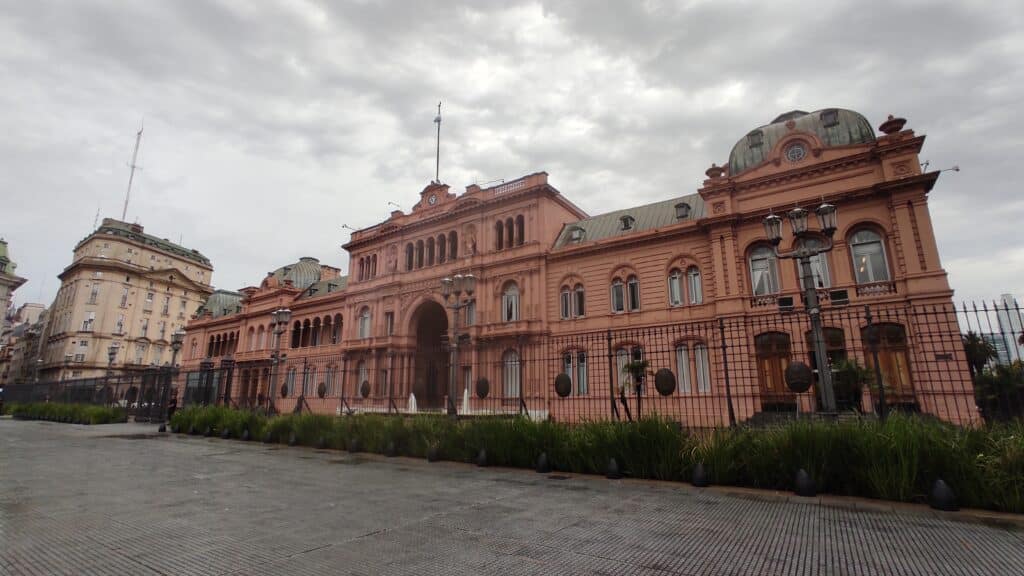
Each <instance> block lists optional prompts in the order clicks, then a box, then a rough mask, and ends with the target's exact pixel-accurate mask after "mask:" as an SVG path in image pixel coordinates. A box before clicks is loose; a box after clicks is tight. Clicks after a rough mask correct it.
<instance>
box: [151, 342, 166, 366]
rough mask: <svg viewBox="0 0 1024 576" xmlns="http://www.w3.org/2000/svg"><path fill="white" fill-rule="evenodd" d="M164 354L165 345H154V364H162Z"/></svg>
mask: <svg viewBox="0 0 1024 576" xmlns="http://www.w3.org/2000/svg"><path fill="white" fill-rule="evenodd" d="M163 355H164V347H163V346H153V364H158V365H159V364H160V359H161V358H163Z"/></svg>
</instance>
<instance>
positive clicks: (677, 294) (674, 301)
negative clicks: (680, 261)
mask: <svg viewBox="0 0 1024 576" xmlns="http://www.w3.org/2000/svg"><path fill="white" fill-rule="evenodd" d="M682 292H683V290H682V286H681V285H680V282H679V271H678V270H673V271H672V274H670V275H669V277H668V303H669V305H670V306H679V305H680V304H682V303H683V294H682Z"/></svg>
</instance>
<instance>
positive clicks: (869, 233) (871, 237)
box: [850, 229, 889, 284]
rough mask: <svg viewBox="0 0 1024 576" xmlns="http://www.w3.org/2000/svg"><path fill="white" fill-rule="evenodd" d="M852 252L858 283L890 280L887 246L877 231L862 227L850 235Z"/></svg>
mask: <svg viewBox="0 0 1024 576" xmlns="http://www.w3.org/2000/svg"><path fill="white" fill-rule="evenodd" d="M850 254H851V255H852V257H853V274H854V277H855V278H856V279H857V284H870V283H872V282H886V281H888V280H889V263H888V261H887V259H886V257H885V246H884V245H883V244H882V237H881V236H879V235H878V233H877V232H875V231H874V230H870V229H862V230H859V231H858V232H856V233H855V234H854V235H853V236H850Z"/></svg>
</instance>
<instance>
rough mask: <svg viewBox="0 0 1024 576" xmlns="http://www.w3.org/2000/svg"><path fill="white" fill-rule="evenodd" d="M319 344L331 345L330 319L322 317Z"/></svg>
mask: <svg viewBox="0 0 1024 576" xmlns="http://www.w3.org/2000/svg"><path fill="white" fill-rule="evenodd" d="M320 344H331V317H330V316H324V320H323V323H322V324H321V325H320Z"/></svg>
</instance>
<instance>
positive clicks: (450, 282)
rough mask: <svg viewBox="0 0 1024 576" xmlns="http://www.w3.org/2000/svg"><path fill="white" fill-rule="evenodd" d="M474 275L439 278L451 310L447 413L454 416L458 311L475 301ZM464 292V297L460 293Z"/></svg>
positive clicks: (457, 368) (457, 362) (457, 370)
mask: <svg viewBox="0 0 1024 576" xmlns="http://www.w3.org/2000/svg"><path fill="white" fill-rule="evenodd" d="M474 292H476V276H473V275H472V274H465V275H463V274H456V275H454V276H452V277H451V278H448V277H445V278H442V279H441V295H442V296H444V305H445V306H446V307H448V308H450V309H451V310H452V316H453V319H452V329H451V340H450V342H449V347H450V350H451V366H450V367H449V370H448V373H449V377H448V415H449V416H455V415H456V414H457V413H458V412H457V411H456V409H455V395H456V388H455V387H456V380H457V379H458V375H459V311H460V310H462V309H463V308H465V307H467V306H469V305H471V304H472V303H473V302H475V301H476V298H475V297H474V296H473V294H474ZM463 293H465V294H466V297H465V299H463V298H462V294H463Z"/></svg>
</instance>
